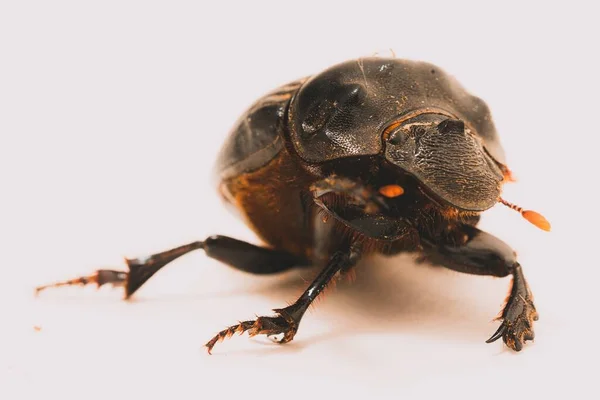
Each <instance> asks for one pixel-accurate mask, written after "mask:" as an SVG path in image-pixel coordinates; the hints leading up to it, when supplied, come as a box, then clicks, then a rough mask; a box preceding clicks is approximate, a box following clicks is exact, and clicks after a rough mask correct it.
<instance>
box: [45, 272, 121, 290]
mask: <svg viewBox="0 0 600 400" xmlns="http://www.w3.org/2000/svg"><path fill="white" fill-rule="evenodd" d="M127 275H128V274H127V272H124V271H116V270H112V269H99V270H97V271H96V272H94V273H93V274H91V275H87V276H80V277H78V278H73V279H68V280H66V281H59V282H55V283H51V284H48V285H42V286H38V287H36V288H35V294H36V295H38V294H39V293H40V292H41V291H43V290H46V289H48V288H56V287H61V286H76V285H81V286H85V285H89V284H94V283H95V284H96V285H97V287H98V288H99V287H100V286H103V285H106V284H110V285H112V286H115V287H116V286H124V285H125V282H126V281H127Z"/></svg>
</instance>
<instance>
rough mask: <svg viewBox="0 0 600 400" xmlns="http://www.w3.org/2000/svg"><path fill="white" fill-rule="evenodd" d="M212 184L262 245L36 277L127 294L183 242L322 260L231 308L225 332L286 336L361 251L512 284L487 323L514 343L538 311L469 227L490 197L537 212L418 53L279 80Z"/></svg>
mask: <svg viewBox="0 0 600 400" xmlns="http://www.w3.org/2000/svg"><path fill="white" fill-rule="evenodd" d="M214 172H215V177H216V181H217V191H218V193H219V195H220V196H221V198H222V200H223V204H224V206H226V207H230V208H231V209H233V210H235V212H236V213H237V214H238V215H239V217H240V219H241V221H243V222H244V223H245V224H246V225H247V226H248V228H249V229H251V230H252V231H253V232H254V233H256V235H257V236H258V238H259V239H260V241H261V242H262V244H263V245H261V246H259V245H254V244H250V243H247V242H243V241H240V240H237V239H234V238H231V237H227V236H220V235H213V236H210V237H208V238H205V239H204V240H200V241H195V242H192V243H188V244H185V245H182V246H180V247H177V248H174V249H169V250H166V251H163V252H159V253H156V254H153V255H150V256H148V257H144V258H140V259H126V264H127V271H120V270H112V269H101V270H98V271H96V272H95V273H93V274H91V275H89V276H84V277H78V278H75V279H70V280H66V281H63V282H58V283H55V284H51V285H44V286H40V287H38V288H37V289H36V291H37V292H40V291H41V290H43V289H46V288H47V287H52V286H62V285H76V284H88V283H95V284H97V285H98V286H101V285H104V284H112V285H117V286H123V287H124V289H125V298H130V297H131V296H132V295H133V294H134V293H135V292H136V291H137V290H138V289H139V288H140V287H141V286H142V285H143V284H144V283H145V282H146V281H147V280H148V279H150V278H151V277H152V276H153V275H154V274H155V273H156V272H157V271H159V270H160V269H161V268H162V267H164V266H165V265H167V264H169V263H170V262H171V261H173V260H175V259H177V258H179V257H181V256H183V255H185V254H187V253H189V252H191V251H194V250H203V252H204V253H205V254H206V255H207V256H208V257H211V258H213V259H216V260H218V261H221V262H222V263H223V264H227V265H229V266H231V267H233V268H236V269H238V270H241V271H245V272H248V273H252V274H258V275H268V274H276V273H280V272H283V271H286V270H289V269H292V268H298V269H301V268H307V267H316V268H318V270H319V271H320V272H319V273H318V275H317V276H316V277H315V278H314V280H313V281H312V282H310V283H309V284H308V286H307V288H306V290H305V291H304V292H303V293H302V294H301V295H300V296H299V297H298V298H297V299H296V300H295V301H294V302H292V303H291V304H289V305H288V306H286V307H284V308H278V309H274V315H272V316H260V317H257V318H256V319H251V320H246V321H240V322H239V323H237V324H234V325H231V326H229V327H227V328H226V329H224V330H222V331H220V332H218V333H217V334H216V335H215V336H214V337H213V338H211V339H210V340H209V341H208V342H207V343H206V347H207V350H208V352H209V353H210V352H211V351H212V350H213V347H214V346H215V345H216V343H218V342H220V341H222V340H224V339H225V338H228V337H231V336H232V335H233V334H234V333H239V334H242V333H244V332H248V334H249V335H250V336H255V335H267V336H274V335H276V336H277V337H278V338H279V339H278V342H280V343H286V342H289V341H291V340H292V339H294V337H295V335H296V333H297V332H298V329H299V326H300V323H301V320H302V317H303V316H304V314H305V312H306V310H307V309H308V308H309V306H310V305H311V304H312V303H313V301H315V300H316V299H317V298H318V297H319V295H320V294H321V293H322V292H323V291H324V290H325V289H326V288H327V287H328V286H329V285H331V284H332V283H334V282H335V280H337V279H339V278H340V277H343V276H347V275H348V274H351V273H352V272H353V268H354V267H355V266H357V264H359V263H361V262H362V264H363V265H364V264H368V262H367V260H368V259H369V257H370V256H372V255H384V256H392V255H396V254H401V253H409V254H412V255H414V256H415V257H416V258H417V260H418V261H420V262H427V263H429V264H432V265H436V266H441V267H446V268H448V269H451V270H454V271H458V272H462V273H468V274H474V275H488V276H496V277H505V276H509V275H510V276H511V279H512V284H511V286H510V291H509V295H508V298H507V301H506V304H505V306H504V308H503V309H502V311H501V313H500V316H499V320H501V322H500V326H499V328H498V329H497V331H496V332H495V333H494V334H493V335H492V336H491V337H490V338H489V339H488V340H487V342H488V343H489V342H494V341H496V340H498V339H500V338H502V340H503V342H504V343H505V344H506V345H507V346H508V347H509V348H511V349H513V350H515V351H520V350H521V349H522V348H523V346H524V344H525V342H526V341H529V340H533V338H534V331H533V324H534V321H536V320H537V319H538V313H537V311H536V308H535V305H534V303H533V296H532V293H531V290H530V288H529V285H528V284H527V281H526V279H525V275H524V272H523V268H522V266H521V265H520V263H519V262H518V261H517V258H516V253H515V251H514V250H513V249H512V248H511V247H510V246H509V245H508V244H506V243H504V242H503V241H502V240H500V239H498V238H496V237H494V236H493V235H491V234H489V233H486V232H484V231H482V230H480V229H479V228H477V225H478V223H479V220H480V217H481V214H482V213H483V212H485V211H486V210H488V209H490V208H491V207H493V206H494V205H496V204H498V203H501V204H503V205H506V206H507V207H509V208H511V209H513V210H514V211H517V212H519V213H520V214H521V215H522V216H523V217H524V218H525V219H526V220H528V221H529V222H531V223H532V224H533V225H535V226H537V227H538V228H540V229H542V230H545V231H549V230H550V224H549V222H548V221H547V220H546V219H545V218H544V217H543V216H542V215H541V214H539V213H536V212H534V211H532V210H524V209H523V208H521V207H519V206H516V205H514V204H511V203H509V202H508V201H506V200H504V199H503V198H502V197H501V194H502V188H503V185H504V184H505V183H507V182H510V181H511V180H512V174H511V171H510V169H509V168H508V165H507V161H506V157H505V154H504V149H503V147H502V145H501V142H500V138H499V135H498V133H497V132H496V129H495V126H494V123H493V118H492V116H491V112H490V109H489V107H488V106H487V105H486V103H485V102H484V101H483V100H482V99H480V98H479V97H476V96H473V95H471V94H470V93H468V92H467V91H466V90H465V89H464V88H463V87H462V86H461V85H460V84H459V83H458V81H457V80H456V79H454V78H453V77H451V76H450V75H448V74H447V73H446V72H445V71H444V70H442V69H441V68H439V67H437V66H434V65H432V64H429V63H426V62H422V61H412V60H403V59H398V58H395V57H394V58H385V57H370V58H361V59H358V60H350V61H346V62H342V63H340V64H337V65H334V66H331V67H330V68H328V69H326V70H324V71H322V72H320V73H317V74H314V75H311V76H308V77H305V78H302V79H299V80H296V81H292V82H291V83H289V84H286V85H283V86H282V87H280V88H277V89H275V90H273V91H271V92H269V93H267V94H266V95H265V96H263V97H262V98H260V99H258V100H257V101H256V102H255V103H254V104H252V105H251V106H250V107H249V108H248V110H246V112H245V113H244V114H243V115H242V116H240V118H239V119H238V120H237V122H235V124H234V126H233V128H232V129H231V132H230V133H229V135H228V136H227V137H226V138H224V144H223V146H222V148H221V151H220V153H219V155H218V157H217V160H216V164H215V170H214Z"/></svg>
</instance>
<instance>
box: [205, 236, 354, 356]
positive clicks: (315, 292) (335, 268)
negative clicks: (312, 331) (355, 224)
mask: <svg viewBox="0 0 600 400" xmlns="http://www.w3.org/2000/svg"><path fill="white" fill-rule="evenodd" d="M359 259H360V250H359V249H358V248H354V247H350V249H349V250H347V251H346V252H342V251H339V252H336V253H335V254H334V255H333V256H332V257H331V258H330V260H329V262H328V263H327V265H326V266H325V268H323V270H322V271H321V272H320V273H319V275H318V276H317V277H316V278H315V280H314V281H313V282H312V283H311V284H310V286H309V287H308V288H307V289H306V291H305V292H304V293H303V294H302V295H301V296H300V298H298V300H296V302H295V303H294V304H292V305H290V306H288V307H285V308H281V309H274V310H273V311H275V312H276V313H277V314H278V315H277V316H274V317H258V318H257V319H256V320H253V321H244V322H240V323H239V324H236V325H232V326H230V327H228V328H227V329H224V330H222V331H221V332H219V333H218V334H216V335H215V336H214V337H213V338H212V339H210V340H209V341H208V342H207V343H206V344H205V346H206V348H207V350H208V353H209V354H211V351H212V349H213V347H214V346H215V344H217V342H220V341H223V340H224V339H226V338H229V337H231V336H233V334H234V333H236V332H237V333H239V334H240V335H241V334H243V333H244V332H248V333H249V335H250V336H251V337H252V336H256V335H267V336H273V335H280V334H283V337H282V338H281V339H280V340H279V343H287V342H289V341H291V340H292V339H293V338H294V336H295V335H296V332H297V331H298V326H299V325H300V320H301V319H302V317H303V316H304V313H305V312H306V310H307V309H308V307H309V306H310V305H311V303H312V302H313V301H314V300H315V299H316V298H317V296H319V294H321V293H322V292H323V290H325V288H326V287H327V286H328V285H329V284H330V283H331V282H332V281H333V280H334V279H336V277H338V276H341V274H342V273H344V272H346V271H348V270H349V269H350V268H352V267H353V266H354V265H355V264H356V263H357V262H358V260H359Z"/></svg>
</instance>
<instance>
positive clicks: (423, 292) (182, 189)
mask: <svg viewBox="0 0 600 400" xmlns="http://www.w3.org/2000/svg"><path fill="white" fill-rule="evenodd" d="M208 3H210V5H201V4H200V2H175V1H168V2H167V1H165V2H162V3H159V2H154V1H140V2H133V1H123V0H119V1H108V0H104V1H98V2H81V1H72V2H63V1H52V2H38V3H34V2H29V1H12V2H11V1H6V2H2V5H0V135H1V136H0V137H1V141H0V183H1V190H2V192H1V196H0V217H1V220H0V224H1V225H0V250H1V255H0V268H1V275H0V276H1V279H0V281H1V282H0V289H1V290H0V293H1V297H0V300H1V301H0V313H1V316H0V317H1V320H2V325H1V329H0V338H1V339H0V398H2V399H29V398H31V399H33V398H52V396H56V397H54V398H68V399H71V398H73V399H80V398H111V399H126V398H127V399H129V398H140V399H143V398H175V399H187V398H190V399H191V398H194V399H202V398H209V399H210V398H215V397H214V396H218V398H228V397H231V398H236V399H247V398H262V399H265V400H270V399H273V398H279V397H280V396H284V397H285V398H290V397H291V398H296V397H302V398H308V399H312V398H326V396H327V395H332V396H340V398H342V397H341V396H346V398H355V397H359V396H360V397H365V396H369V398H438V397H440V396H442V397H450V398H455V397H458V396H460V397H462V398H486V399H487V398H502V399H512V398H528V397H530V396H535V398H538V397H537V396H540V397H542V396H544V397H546V396H551V395H557V396H564V395H567V394H568V395H569V398H597V396H598V388H597V384H596V382H595V381H594V378H595V375H596V374H592V371H593V370H594V368H597V365H594V363H596V362H597V356H598V348H597V344H596V343H597V338H596V336H597V329H595V328H594V327H593V326H592V323H591V322H590V321H593V320H594V319H596V314H597V305H598V300H597V295H596V293H597V290H596V287H597V285H598V283H597V280H598V275H599V274H598V267H600V265H599V264H600V263H599V261H598V256H597V254H596V252H597V247H598V222H599V221H598V217H597V201H598V200H597V196H595V192H596V187H595V186H596V185H597V181H598V179H597V176H598V167H597V159H598V153H597V152H598V145H597V143H598V140H597V138H598V135H599V133H600V132H599V129H598V126H599V123H598V121H596V119H597V118H598V107H599V106H600V104H598V90H600V87H599V85H598V78H597V77H598V70H599V67H600V65H599V63H598V61H597V60H596V57H597V53H598V43H597V41H598V37H600V35H599V30H598V28H597V26H598V23H597V15H598V13H597V12H596V11H595V10H593V9H592V8H591V7H586V6H583V4H584V3H578V2H575V1H569V2H567V3H564V4H562V5H551V4H550V2H539V3H538V4H534V3H533V2H531V3H527V4H526V3H525V2H516V3H514V4H510V3H509V2H494V3H493V4H494V5H492V3H491V2H489V3H488V2H486V3H484V2H477V3H474V4H471V5H468V4H462V3H459V2H456V1H451V2H443V3H440V4H435V3H434V2H432V1H428V2H426V3H422V2H416V1H413V2H401V1H393V2H389V3H380V2H376V1H368V2H360V3H359V4H356V5H352V4H351V3H350V2H346V3H344V5H343V6H342V5H341V3H340V5H333V4H330V3H327V4H326V3H325V2H324V1H320V2H309V1H298V2H283V1H280V2H273V3H270V4H269V5H267V4H265V5H259V4H258V3H257V2H246V3H244V5H241V4H232V3H229V2H219V3H218V4H216V2H208ZM417 3H418V4H419V5H416V4H417ZM590 4H591V2H590ZM389 49H392V50H393V51H394V52H395V54H396V56H397V57H401V58H412V59H421V60H426V61H430V62H433V63H435V64H438V65H439V66H440V67H442V68H444V69H445V70H447V71H449V72H450V73H451V74H453V75H455V76H456V77H457V78H458V79H459V81H461V82H462V83H463V84H464V85H465V86H466V87H467V88H468V89H469V90H470V91H472V92H473V93H475V94H477V95H478V96H481V97H483V98H484V99H485V100H486V101H487V102H488V104H489V105H490V107H491V109H492V111H493V115H494V118H495V120H496V124H497V128H498V130H499V132H500V133H501V137H502V141H503V143H504V147H505V150H506V152H507V155H508V160H509V165H510V167H511V168H512V169H513V170H514V172H515V175H516V176H517V178H518V179H519V181H518V183H515V184H511V185H510V186H507V187H506V189H505V193H504V197H505V198H506V199H507V200H509V201H512V202H515V203H517V204H520V205H522V206H523V207H525V208H532V209H535V210H537V211H539V212H541V213H543V214H544V215H546V217H547V218H548V219H549V220H550V221H551V222H552V225H553V231H552V232H551V233H545V232H542V231H540V230H537V229H536V228H534V227H533V226H532V225H530V224H528V223H527V222H525V221H524V220H523V219H521V217H520V216H519V215H518V214H517V213H514V212H512V211H510V210H508V209H507V208H505V207H503V206H498V207H495V208H493V209H491V210H489V211H488V212H486V213H485V215H484V217H483V220H482V223H481V226H482V228H483V229H485V230H488V231H489V232H491V233H493V234H495V235H497V236H499V237H500V238H502V239H503V240H505V241H507V242H508V243H510V244H511V245H512V246H514V248H515V249H516V250H517V252H518V253H519V257H520V260H521V263H522V264H523V266H524V269H525V273H526V276H527V279H528V280H529V282H530V284H531V286H532V290H533V292H534V294H535V298H536V304H537V307H538V310H539V312H540V321H539V322H538V323H537V325H536V334H537V337H536V340H535V343H530V344H528V345H527V346H526V347H525V349H524V350H523V351H522V352H521V353H518V354H515V353H512V352H511V351H508V350H506V349H505V348H504V347H503V344H501V343H500V342H496V343H494V344H485V343H484V341H485V339H487V338H488V337H489V335H491V334H492V333H493V332H494V331H495V329H496V328H497V326H498V323H497V322H494V321H492V318H493V317H494V316H495V315H496V314H497V312H498V311H499V310H500V307H501V305H502V303H503V300H504V298H505V295H506V292H507V290H508V287H509V281H510V280H509V279H508V278H507V279H496V278H489V277H474V276H468V275H464V274H458V273H454V272H450V271H446V270H441V269H433V268H431V267H426V266H419V267H417V266H415V265H413V264H412V263H411V262H410V261H409V260H407V259H404V258H403V257H400V258H397V259H392V260H382V261H381V262H378V263H375V264H370V265H363V266H362V267H361V268H360V269H359V270H358V271H357V272H358V280H357V282H356V283H355V284H353V285H348V284H342V285H339V286H338V289H337V290H336V291H334V292H332V293H330V294H329V295H328V296H327V297H326V299H325V301H321V302H319V304H318V305H317V306H316V307H315V308H314V309H312V310H311V312H309V313H308V314H307V315H306V317H305V318H304V320H303V323H302V325H301V328H300V331H299V333H298V335H297V336H296V339H295V340H294V341H293V342H292V343H290V344H289V345H286V346H278V345H274V344H271V343H269V342H268V341H266V340H263V339H260V338H255V339H251V340H249V339H248V338H247V337H235V338H234V339H231V340H229V341H227V342H225V343H222V344H219V345H218V346H217V347H215V350H214V355H213V356H212V357H209V356H208V355H207V354H206V352H205V350H204V349H203V348H202V345H203V344H204V343H205V342H206V341H207V340H208V339H209V338H210V337H211V336H212V335H213V334H214V333H216V332H217V331H218V330H220V329H222V328H223V327H224V326H226V325H228V324H231V323H234V322H236V321H237V320H239V319H249V318H251V317H253V316H254V315H255V314H259V315H260V314H264V313H270V309H271V308H274V307H281V306H284V305H285V304H286V303H287V302H290V301H293V300H294V299H295V297H296V296H297V295H298V294H299V293H301V291H302V290H303V288H304V286H305V283H304V281H303V280H304V279H309V278H310V276H305V273H300V272H295V271H294V272H291V273H288V274H286V275H285V279H284V278H283V277H268V278H260V277H253V276H248V275H244V274H243V273H240V272H237V271H234V270H233V269H231V268H228V267H226V266H223V265H221V264H219V263H218V262H216V261H212V260H210V259H208V258H206V257H205V256H204V255H203V254H201V253H195V254H190V255H189V256H186V257H184V258H182V259H180V260H178V261H176V262H175V263H173V264H172V265H170V266H169V267H168V268H165V269H164V270H163V271H161V272H160V273H159V274H157V275H156V276H155V277H154V278H153V279H151V280H150V281H149V282H148V283H147V284H146V285H145V286H144V287H143V288H142V289H141V290H140V291H139V292H138V294H137V295H136V297H135V299H134V300H133V301H131V302H123V301H122V300H121V295H122V293H121V291H119V290H111V289H107V290H101V291H100V292H99V293H98V292H96V290H95V289H94V288H93V287H88V288H86V289H82V288H72V289H64V290H56V291H52V292H46V293H44V294H43V295H42V296H40V297H39V298H38V299H35V300H34V299H33V296H32V293H33V291H32V288H33V287H34V286H35V285H36V284H39V283H45V282H48V281H53V280H56V279H63V278H70V277H73V276H76V275H79V274H85V273H88V272H91V271H92V270H93V269H94V268H96V267H99V266H111V265H114V264H116V265H117V266H118V265H119V264H120V261H121V257H122V256H138V255H145V254H148V253H152V252H156V251H161V250H164V249H167V248H169V247H172V246H177V245H180V244H183V243H186V242H188V241H192V240H197V239H203V238H204V237H206V236H207V235H209V234H215V233H219V234H226V235H230V236H233V237H236V238H240V239H245V240H248V241H251V242H256V238H255V237H254V235H253V234H252V233H251V232H250V231H249V230H248V229H247V228H246V227H245V226H244V225H243V224H242V223H241V222H239V221H238V220H237V219H235V217H233V216H232V215H230V214H229V213H228V212H227V211H225V209H224V208H223V207H222V206H221V204H220V201H219V199H218V197H217V195H216V192H215V190H214V183H213V182H212V181H211V169H212V165H213V161H214V157H215V155H216V152H217V151H218V149H219V147H220V145H221V143H222V142H223V140H224V138H225V137H226V134H227V133H228V130H229V128H230V127H231V125H232V124H233V122H234V121H235V119H236V118H237V117H238V116H239V115H240V114H241V113H243V112H244V110H245V108H246V107H247V106H248V105H249V104H250V103H251V102H253V101H254V100H255V99H256V98H258V97H259V96H261V95H262V94H263V93H265V92H267V91H269V90H271V89H273V88H275V87H277V86H278V85H281V84H284V83H286V82H288V81H291V80H294V79H296V78H299V77H302V76H305V75H309V74H312V73H316V72H319V71H320V70H322V69H324V68H326V67H328V66H330V65H332V64H335V63H337V62H341V61H344V60H346V59H351V58H357V57H364V56H370V55H374V54H375V53H377V54H379V55H389V54H390V52H389ZM594 306H596V307H594ZM36 326H37V327H39V328H40V330H39V331H38V330H35V329H34V327H36ZM307 396H308V397H307ZM336 398H337V397H336Z"/></svg>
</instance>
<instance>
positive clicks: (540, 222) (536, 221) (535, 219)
mask: <svg viewBox="0 0 600 400" xmlns="http://www.w3.org/2000/svg"><path fill="white" fill-rule="evenodd" d="M498 202H500V203H502V204H504V205H505V206H506V207H508V208H512V209H513V210H515V211H517V212H518V213H519V214H521V216H523V218H525V219H526V220H527V221H529V222H531V223H532V224H533V225H535V226H537V227H538V228H540V229H541V230H544V231H546V232H549V231H550V222H548V220H547V219H546V218H544V216H543V215H542V214H540V213H538V212H535V211H532V210H523V208H522V207H519V206H517V205H515V204H512V203H509V202H508V201H506V200H504V199H503V198H500V200H498Z"/></svg>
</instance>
